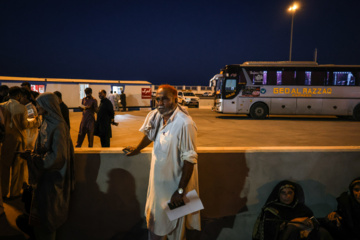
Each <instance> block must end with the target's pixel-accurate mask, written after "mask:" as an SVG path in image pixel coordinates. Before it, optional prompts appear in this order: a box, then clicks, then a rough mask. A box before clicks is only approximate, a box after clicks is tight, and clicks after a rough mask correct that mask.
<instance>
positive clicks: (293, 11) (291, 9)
mask: <svg viewBox="0 0 360 240" xmlns="http://www.w3.org/2000/svg"><path fill="white" fill-rule="evenodd" d="M296 9H298V5H297V4H296V3H294V4H293V5H292V6H291V7H289V9H288V10H289V11H290V12H291V13H292V18H291V34H290V54H289V61H290V62H291V51H292V39H293V29H294V16H295V11H296Z"/></svg>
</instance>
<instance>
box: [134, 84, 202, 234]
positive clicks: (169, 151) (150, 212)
mask: <svg viewBox="0 0 360 240" xmlns="http://www.w3.org/2000/svg"><path fill="white" fill-rule="evenodd" d="M156 102H157V109H156V110H153V111H151V112H150V113H149V114H148V115H147V117H146V119H145V122H144V124H143V126H142V127H141V128H140V131H141V132H143V133H144V134H145V135H144V137H143V139H142V140H141V142H140V143H139V145H138V146H137V147H136V148H135V149H133V150H132V151H131V152H130V153H128V154H127V155H128V156H133V155H136V154H138V153H140V150H141V149H143V148H144V147H146V146H148V145H149V144H150V143H151V142H152V141H154V148H153V152H152V160H151V168H150V176H149V186H148V193H147V200H146V206H145V216H146V221H147V227H148V229H149V239H151V240H155V239H156V240H157V239H159V240H160V239H163V238H164V237H165V236H167V239H174V240H175V239H177V240H180V239H185V226H186V228H188V229H196V230H200V213H199V212H195V213H192V214H189V215H187V216H185V217H182V218H180V219H177V220H174V221H170V220H169V218H168V217H167V215H166V213H165V211H164V208H165V207H166V204H167V202H168V201H169V200H170V201H171V203H172V204H174V205H180V204H181V202H182V200H183V198H184V196H185V195H186V193H187V192H189V191H191V190H194V189H195V190H196V191H197V192H198V193H199V187H198V168H197V158H198V155H197V153H196V130H197V129H196V125H195V123H194V121H193V120H192V118H191V117H190V116H189V114H188V113H187V111H186V110H184V109H182V108H181V106H179V105H178V104H177V91H176V89H175V88H174V87H172V86H170V85H161V86H160V87H159V89H158V91H157V93H156Z"/></svg>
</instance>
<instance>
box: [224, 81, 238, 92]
mask: <svg viewBox="0 0 360 240" xmlns="http://www.w3.org/2000/svg"><path fill="white" fill-rule="evenodd" d="M236 83H237V81H236V79H226V83H225V93H231V92H235V91H236Z"/></svg>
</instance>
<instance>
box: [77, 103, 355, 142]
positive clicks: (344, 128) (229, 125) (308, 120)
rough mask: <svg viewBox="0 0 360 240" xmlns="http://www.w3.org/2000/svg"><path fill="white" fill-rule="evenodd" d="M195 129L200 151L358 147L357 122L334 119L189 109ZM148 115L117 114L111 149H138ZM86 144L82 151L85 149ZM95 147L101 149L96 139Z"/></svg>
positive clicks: (140, 113) (78, 115)
mask: <svg viewBox="0 0 360 240" xmlns="http://www.w3.org/2000/svg"><path fill="white" fill-rule="evenodd" d="M189 112H190V115H191V116H192V117H193V119H194V121H195V123H196V125H197V127H198V146H199V147H215V146H216V147H264V146H359V145H360V131H359V129H360V122H357V121H353V120H349V119H339V118H336V117H333V116H325V117H312V116H297V117H294V116H270V118H269V119H265V120H254V119H250V118H248V117H247V116H246V115H228V114H220V113H215V112H212V111H211V110H209V109H197V108H189ZM147 113H148V111H132V112H116V118H115V121H116V122H119V126H117V127H114V126H113V127H112V130H113V138H112V139H111V147H124V146H128V145H137V143H138V141H139V140H140V139H141V138H142V133H140V132H139V131H138V130H139V128H140V127H141V125H142V123H143V121H144V119H145V116H146V114H147ZM70 119H71V138H72V139H73V142H74V144H75V143H76V140H77V134H78V131H79V125H80V121H81V113H79V112H71V114H70ZM87 145H88V143H87V140H85V141H84V143H83V147H87ZM94 147H101V145H100V140H99V138H98V137H95V140H94Z"/></svg>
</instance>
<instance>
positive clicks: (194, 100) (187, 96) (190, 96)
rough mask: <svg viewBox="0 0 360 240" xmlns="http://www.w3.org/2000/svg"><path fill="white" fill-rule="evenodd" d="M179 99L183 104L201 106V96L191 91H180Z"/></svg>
mask: <svg viewBox="0 0 360 240" xmlns="http://www.w3.org/2000/svg"><path fill="white" fill-rule="evenodd" d="M178 101H179V104H181V105H185V106H195V107H199V98H198V97H196V96H195V94H194V93H193V92H191V91H184V92H182V91H178Z"/></svg>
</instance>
